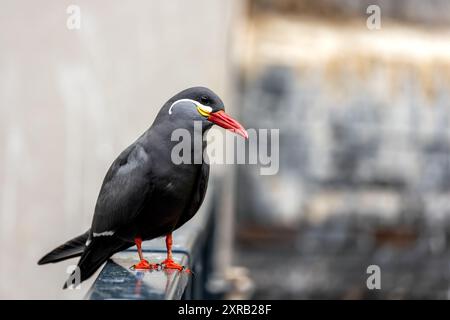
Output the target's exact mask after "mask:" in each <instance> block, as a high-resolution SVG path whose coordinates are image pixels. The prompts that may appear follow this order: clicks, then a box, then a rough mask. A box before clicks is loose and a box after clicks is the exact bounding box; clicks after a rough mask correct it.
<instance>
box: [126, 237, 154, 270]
mask: <svg viewBox="0 0 450 320" xmlns="http://www.w3.org/2000/svg"><path fill="white" fill-rule="evenodd" d="M134 243H136V247H137V249H138V254H139V260H140V261H139V263H138V264H135V265H133V266H132V267H131V268H132V269H140V270H152V269H157V264H156V263H150V262H148V261H147V260H145V259H144V256H143V255H142V247H141V245H142V239H141V238H135V239H134Z"/></svg>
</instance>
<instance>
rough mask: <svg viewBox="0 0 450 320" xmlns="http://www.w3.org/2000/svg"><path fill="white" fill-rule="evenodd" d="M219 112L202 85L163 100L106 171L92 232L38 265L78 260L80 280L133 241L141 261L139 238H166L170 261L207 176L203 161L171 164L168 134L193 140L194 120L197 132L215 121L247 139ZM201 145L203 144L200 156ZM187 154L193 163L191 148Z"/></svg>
mask: <svg viewBox="0 0 450 320" xmlns="http://www.w3.org/2000/svg"><path fill="white" fill-rule="evenodd" d="M199 108H200V109H199ZM223 109H224V107H223V102H222V101H221V99H220V98H219V97H218V96H217V95H216V94H215V93H214V92H212V91H211V90H209V89H207V88H203V87H194V88H190V89H187V90H184V91H182V92H180V93H179V94H177V95H175V96H174V97H172V98H171V99H170V100H169V101H167V102H166V103H165V104H164V106H163V107H162V108H161V110H160V111H159V113H158V115H157V117H156V119H155V121H154V123H153V124H152V126H151V127H150V128H149V129H148V130H147V131H146V132H145V133H144V134H142V135H141V136H140V137H139V138H138V139H137V140H136V141H135V142H134V143H133V144H131V145H130V146H129V147H128V148H126V149H125V150H124V151H123V152H122V153H121V154H120V155H119V156H118V157H117V159H116V160H115V161H114V162H113V163H112V165H111V167H110V168H109V170H108V172H107V174H106V176H105V179H104V181H103V184H102V186H101V189H100V193H99V196H98V199H97V204H96V207H95V212H94V217H93V221H92V226H91V229H90V230H88V231H87V232H85V233H84V234H82V235H80V236H78V237H76V238H74V239H72V240H70V241H68V242H67V243H65V244H63V245H61V246H60V247H58V248H56V249H54V250H53V251H51V252H50V253H48V254H47V255H46V256H44V257H43V258H42V259H41V260H40V261H39V262H38V263H39V264H45V263H50V262H58V261H61V260H65V259H68V258H72V257H76V256H81V258H80V260H79V263H78V266H79V268H80V271H81V281H83V280H85V279H87V278H89V277H90V276H91V275H92V274H93V273H94V272H95V271H96V270H97V269H98V268H99V267H100V266H101V265H102V264H103V262H105V261H106V260H107V259H108V258H109V257H110V256H111V255H113V254H114V253H116V252H118V251H121V250H124V249H126V248H128V247H130V246H132V245H133V244H134V243H136V245H137V246H138V250H139V256H140V258H141V259H142V260H143V258H142V254H141V250H140V240H141V239H142V240H148V239H153V238H156V237H160V236H164V235H167V236H170V239H169V238H168V240H167V241H168V251H169V253H168V259H166V260H167V261H169V260H170V261H171V250H170V248H171V241H172V240H171V233H172V232H173V231H174V230H176V229H177V228H179V227H181V226H182V225H183V224H184V223H186V222H187V221H189V219H191V218H192V217H193V216H194V215H195V213H196V212H197V210H198V209H199V207H200V206H201V204H202V202H203V199H204V196H205V193H206V189H207V184H208V176H209V165H208V164H207V163H206V162H204V161H202V162H200V163H181V164H175V163H174V162H173V161H172V159H171V155H172V149H173V147H174V146H175V145H176V144H178V143H179V141H172V139H171V135H172V133H173V132H174V130H177V129H180V128H181V129H185V130H187V131H189V133H190V134H191V137H193V135H194V130H195V128H196V127H195V125H194V123H195V122H196V121H197V123H200V124H201V130H202V132H201V134H204V133H205V132H206V131H207V130H208V129H210V128H211V126H212V125H213V124H214V123H215V124H218V125H220V126H222V127H224V128H227V129H230V130H232V131H234V132H237V133H239V134H241V135H243V136H244V137H247V134H246V132H245V130H244V129H243V128H242V126H240V125H239V124H238V123H237V122H236V121H234V120H233V119H232V118H230V117H229V116H227V115H226V114H225V113H224V112H223ZM191 143H192V144H193V141H191ZM205 147H206V142H203V143H202V150H201V152H202V154H203V150H204V148H205ZM191 152H192V154H191V159H194V147H193V145H192V148H191ZM169 254H170V256H169ZM170 261H169V263H170ZM172 262H173V261H172ZM174 265H175V267H176V268H178V265H176V264H174Z"/></svg>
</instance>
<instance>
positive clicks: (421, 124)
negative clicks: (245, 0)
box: [238, 12, 450, 226]
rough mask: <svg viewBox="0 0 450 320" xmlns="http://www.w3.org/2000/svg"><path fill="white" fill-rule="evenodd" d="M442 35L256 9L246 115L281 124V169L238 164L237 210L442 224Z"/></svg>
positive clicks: (449, 70) (445, 134)
mask: <svg viewBox="0 0 450 320" xmlns="http://www.w3.org/2000/svg"><path fill="white" fill-rule="evenodd" d="M449 31H450V30H449V28H448V27H446V28H433V29H426V28H423V27H420V26H411V25H401V24H400V25H399V24H398V23H397V24H395V23H390V22H385V23H383V25H382V29H381V30H378V31H370V30H368V29H367V28H366V26H365V21H364V20H361V19H359V20H355V21H353V20H350V21H347V22H345V23H344V22H335V21H325V20H316V19H314V18H311V17H309V18H299V17H292V16H289V17H287V16H285V15H280V14H278V13H275V14H268V13H267V12H266V13H264V14H257V15H254V16H253V18H252V19H250V22H249V23H248V25H247V29H246V30H245V32H243V33H244V34H246V37H243V38H242V43H243V46H244V47H245V48H246V50H243V59H242V61H243V64H242V70H243V73H242V82H243V83H244V86H243V89H242V97H243V102H242V103H243V105H244V108H243V121H245V122H246V123H247V124H248V125H249V126H250V127H252V126H253V127H256V128H279V129H280V171H279V174H278V175H275V176H265V177H264V176H262V177H261V176H259V174H258V170H257V168H252V167H250V168H243V169H242V170H241V176H242V177H243V178H242V180H241V181H240V183H239V185H242V189H241V190H242V193H241V195H242V196H241V197H240V201H238V203H239V205H240V209H239V212H241V213H242V214H243V215H249V216H251V215H252V214H253V215H254V217H255V218H254V219H256V220H257V221H258V222H261V223H263V224H264V223H272V224H278V225H284V226H293V225H295V221H300V220H301V219H306V220H308V221H312V222H323V221H325V220H326V219H327V218H328V217H330V216H332V215H336V214H341V215H342V214H358V215H363V216H375V217H381V218H382V221H383V222H384V223H388V224H389V223H396V222H399V221H402V219H406V220H408V219H416V218H417V215H420V216H421V217H422V216H423V219H425V220H426V221H427V223H432V224H434V225H444V224H448V223H449V222H450V220H449V218H450V198H449V191H450V103H449V101H450V100H449V96H450V93H449V92H450V58H449V57H450V32H449ZM247 169H248V170H247ZM252 170H253V171H252ZM293 222H294V224H293Z"/></svg>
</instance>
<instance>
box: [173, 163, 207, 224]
mask: <svg viewBox="0 0 450 320" xmlns="http://www.w3.org/2000/svg"><path fill="white" fill-rule="evenodd" d="M208 179H209V164H207V163H203V164H202V168H201V170H200V173H199V176H198V178H197V184H196V187H195V188H194V189H193V190H192V196H191V199H192V202H191V203H190V204H189V205H188V207H187V208H186V210H185V212H184V213H183V215H182V216H181V217H180V219H179V221H178V223H177V226H176V228H179V227H181V226H182V225H183V224H185V223H186V222H187V221H189V220H190V219H191V218H192V217H193V216H194V215H195V214H196V213H197V211H198V209H199V208H200V206H201V205H202V203H203V200H204V199H205V195H206V190H207V188H208Z"/></svg>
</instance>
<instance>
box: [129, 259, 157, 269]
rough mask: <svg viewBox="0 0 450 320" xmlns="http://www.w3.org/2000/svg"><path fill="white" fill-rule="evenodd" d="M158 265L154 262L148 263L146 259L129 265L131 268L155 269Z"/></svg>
mask: <svg viewBox="0 0 450 320" xmlns="http://www.w3.org/2000/svg"><path fill="white" fill-rule="evenodd" d="M157 267H158V265H157V264H156V263H150V262H148V261H147V260H141V261H139V263H137V264H134V265H132V266H131V267H130V269H131V270H155V269H157Z"/></svg>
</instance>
